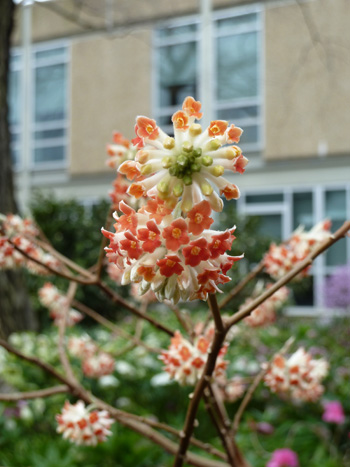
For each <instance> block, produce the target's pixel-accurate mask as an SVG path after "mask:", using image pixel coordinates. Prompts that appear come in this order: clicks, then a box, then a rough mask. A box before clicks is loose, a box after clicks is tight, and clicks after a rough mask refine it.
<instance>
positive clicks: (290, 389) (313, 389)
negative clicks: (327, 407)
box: [264, 348, 328, 401]
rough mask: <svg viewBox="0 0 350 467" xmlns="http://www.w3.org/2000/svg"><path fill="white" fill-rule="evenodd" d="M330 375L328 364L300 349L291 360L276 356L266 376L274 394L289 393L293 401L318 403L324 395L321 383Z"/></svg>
mask: <svg viewBox="0 0 350 467" xmlns="http://www.w3.org/2000/svg"><path fill="white" fill-rule="evenodd" d="M327 373H328V362H327V361H326V360H325V359H323V358H319V359H317V360H316V359H313V358H312V356H311V354H309V353H307V352H306V351H305V350H304V349H303V348H299V349H298V350H297V351H296V352H294V354H292V355H291V356H290V357H289V358H285V357H284V356H283V355H280V354H278V355H275V357H274V359H273V361H272V364H271V365H270V366H269V368H268V370H267V372H266V374H265V378H264V381H265V384H266V385H267V386H269V388H270V389H271V391H272V392H277V393H289V394H290V396H291V397H292V399H299V400H303V401H316V400H317V399H319V398H320V396H321V395H322V393H323V390H324V388H323V386H322V385H321V381H322V380H323V378H324V377H325V376H326V375H327Z"/></svg>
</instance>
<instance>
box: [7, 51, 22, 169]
mask: <svg viewBox="0 0 350 467" xmlns="http://www.w3.org/2000/svg"><path fill="white" fill-rule="evenodd" d="M20 69H21V56H20V55H19V54H12V56H11V57H10V75H9V92H8V104H9V125H10V133H11V152H12V160H13V163H14V165H15V166H16V165H18V164H19V159H20V157H19V154H20V144H21V142H20V125H21V106H20V101H21V83H20Z"/></svg>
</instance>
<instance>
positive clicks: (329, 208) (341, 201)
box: [325, 190, 347, 266]
mask: <svg viewBox="0 0 350 467" xmlns="http://www.w3.org/2000/svg"><path fill="white" fill-rule="evenodd" d="M325 201H326V212H325V214H326V217H327V218H328V219H331V221H332V231H335V230H337V229H339V227H341V225H342V224H343V222H344V221H345V219H346V194H345V190H337V191H327V192H326V200H325ZM346 250H347V245H346V240H345V238H343V239H341V240H339V241H338V242H337V243H335V244H334V245H333V246H332V247H331V248H330V249H329V250H327V252H326V264H327V266H337V265H341V264H346V258H347V251H346Z"/></svg>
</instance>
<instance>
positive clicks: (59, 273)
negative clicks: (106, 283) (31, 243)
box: [8, 239, 96, 285]
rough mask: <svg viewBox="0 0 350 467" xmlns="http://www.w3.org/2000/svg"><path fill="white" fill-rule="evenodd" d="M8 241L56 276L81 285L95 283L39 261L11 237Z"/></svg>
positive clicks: (92, 280) (93, 280)
mask: <svg viewBox="0 0 350 467" xmlns="http://www.w3.org/2000/svg"><path fill="white" fill-rule="evenodd" d="M8 242H9V243H10V244H11V245H12V246H13V247H14V248H15V249H16V250H17V251H19V252H20V253H21V254H22V255H23V256H25V257H26V258H28V259H30V261H33V262H34V263H36V264H39V266H42V267H44V268H46V269H47V270H48V271H49V272H51V273H52V274H54V275H56V276H60V277H63V278H64V279H67V280H68V281H74V282H77V283H78V284H82V285H91V284H95V283H96V280H95V279H89V280H88V279H83V278H81V277H78V276H72V275H69V274H66V273H64V272H63V271H58V270H57V269H55V268H53V267H51V266H49V265H48V264H45V263H43V262H42V261H40V260H39V259H36V258H34V257H33V256H31V255H29V254H28V253H27V252H25V251H24V250H22V249H21V248H19V247H18V246H17V245H15V244H14V243H13V241H12V240H11V239H8Z"/></svg>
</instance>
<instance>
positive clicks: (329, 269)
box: [237, 183, 350, 313]
mask: <svg viewBox="0 0 350 467" xmlns="http://www.w3.org/2000/svg"><path fill="white" fill-rule="evenodd" d="M343 190H345V215H346V217H348V216H349V215H350V183H341V184H326V185H314V186H310V185H309V186H304V185H300V186H298V187H273V188H270V189H269V188H261V189H256V190H246V191H244V193H242V195H241V198H239V199H238V202H237V210H238V212H239V213H241V214H243V215H264V214H276V213H281V215H282V235H283V237H282V240H285V239H287V238H288V237H289V236H290V234H291V233H292V232H293V230H294V228H293V194H295V193H306V192H311V193H312V196H313V225H315V224H317V223H318V222H321V221H322V220H324V219H325V218H326V215H325V214H326V192H328V191H343ZM266 194H283V195H284V200H283V202H270V203H249V204H248V205H247V203H246V196H248V195H266ZM345 241H346V258H345V264H349V263H350V237H346V239H345ZM339 266H340V265H334V266H328V265H327V264H326V256H325V254H323V255H320V256H319V257H318V258H316V260H315V262H314V264H313V265H312V268H311V271H310V274H311V275H312V276H313V278H314V286H313V293H314V305H313V307H310V308H308V307H296V306H295V307H290V310H291V311H292V312H293V313H294V311H295V312H296V313H299V311H300V309H301V308H304V309H305V310H308V309H309V310H310V309H315V308H318V309H320V310H322V311H323V310H326V307H325V302H324V293H323V292H324V280H325V278H326V277H327V276H328V275H330V274H332V273H333V272H334V271H335V270H336V269H337V268H338V267H339ZM298 310H299V311H298Z"/></svg>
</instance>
